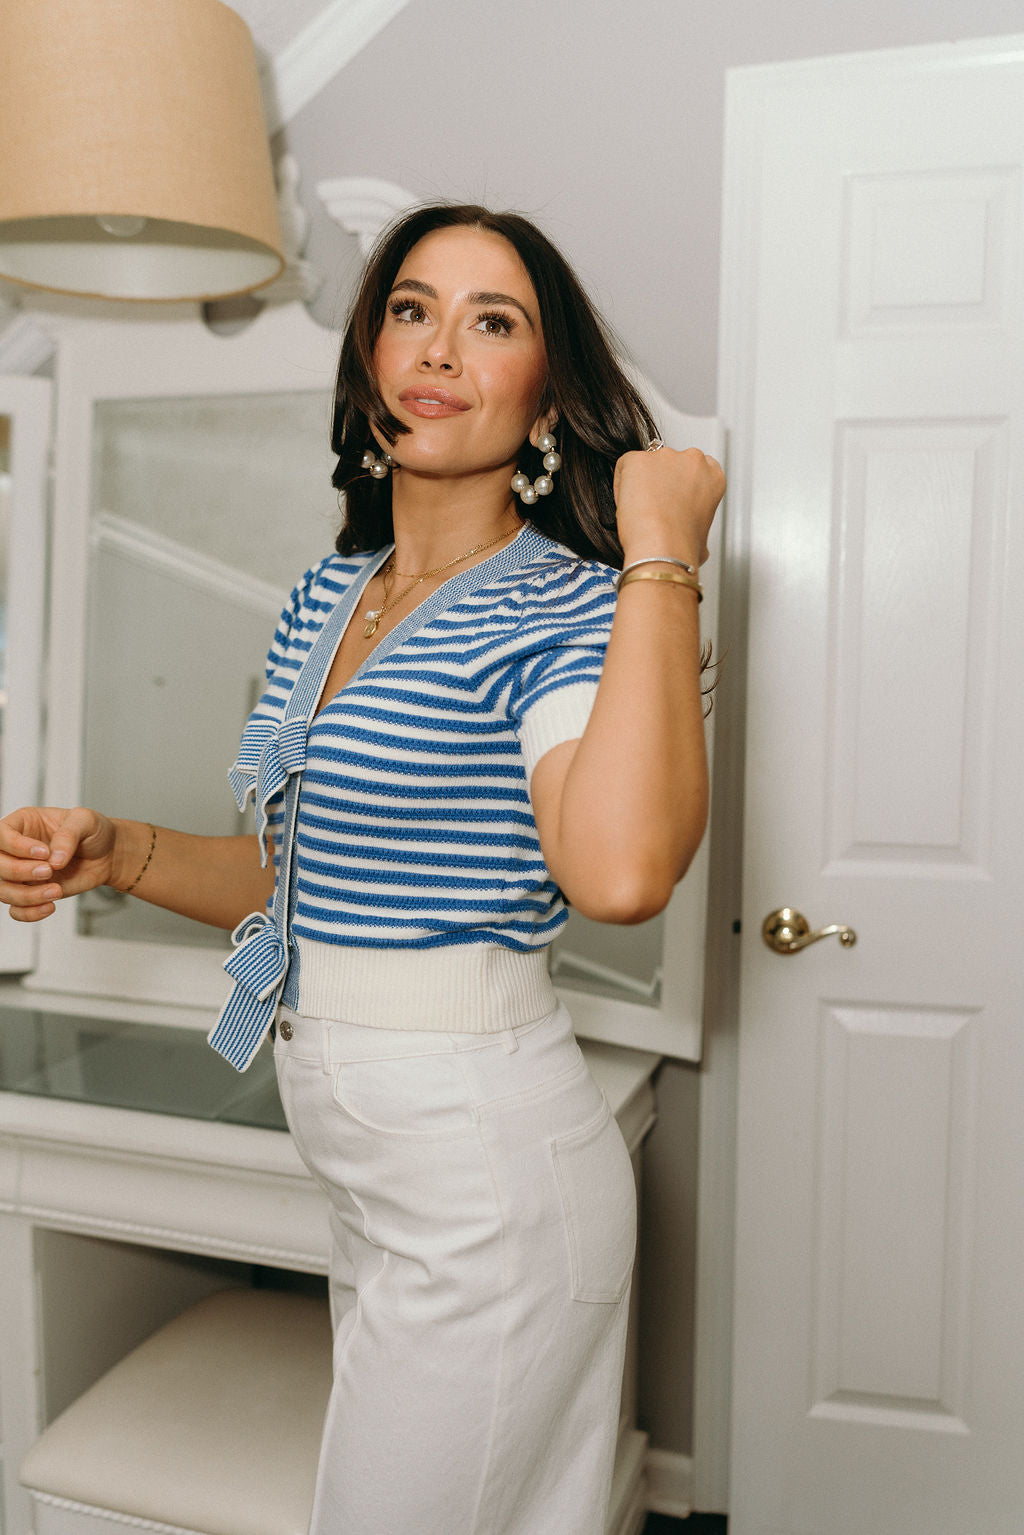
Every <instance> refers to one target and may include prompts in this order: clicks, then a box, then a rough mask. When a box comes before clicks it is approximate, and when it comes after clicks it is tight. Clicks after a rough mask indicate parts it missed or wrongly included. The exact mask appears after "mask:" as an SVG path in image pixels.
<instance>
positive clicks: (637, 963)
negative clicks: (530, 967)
mask: <svg viewBox="0 0 1024 1535" xmlns="http://www.w3.org/2000/svg"><path fill="white" fill-rule="evenodd" d="M664 941H665V918H664V915H659V916H657V917H653V918H652V919H651V920H650V921H649V922H641V923H639V924H637V926H635V927H614V926H612V925H610V924H609V923H606V922H592V921H591V920H590V918H589V917H583V916H581V915H580V913H579V912H578V911H570V912H569V921H568V922H567V924H566V926H565V928H564V929H563V931H562V934H561V937H560V938H559V939H557V941H556V942H555V943H553V944H552V946H551V974H552V977H553V978H554V980H555V981H556V982H558V983H560V984H561V985H563V986H567V987H571V988H572V990H573V991H590V992H594V993H596V994H597V995H598V996H602V997H614V998H615V999H616V1000H617V1001H619V1002H636V1003H639V1004H640V1005H641V1006H646V1007H659V1006H660V1005H661V971H662V946H663V944H664Z"/></svg>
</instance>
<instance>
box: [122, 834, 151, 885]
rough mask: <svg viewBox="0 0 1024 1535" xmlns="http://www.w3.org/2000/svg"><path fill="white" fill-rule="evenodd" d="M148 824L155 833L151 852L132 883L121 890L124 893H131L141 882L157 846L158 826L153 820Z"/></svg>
mask: <svg viewBox="0 0 1024 1535" xmlns="http://www.w3.org/2000/svg"><path fill="white" fill-rule="evenodd" d="M147 824H148V825H149V829H150V831H151V832H152V833H153V835H152V836H151V837H150V839H149V852H148V853H147V854H146V861H145V863H144V864H143V865H142V868H141V869H140V870H139V872H138V874H136V876H135V878H134V879H133V880H132V882H131V884H130V885H128V886H126V888H125V889H124V890H122V892H121V894H122V895H131V893H132V891H133V890H134V889H135V886H136V885H137V884H138V883H139V880H140V879H141V878H142V876H143V875H144V874H145V872H146V870H147V869H148V868H149V864H150V860H151V858H152V857H153V849H154V848H155V847H156V827H155V826H154V825H153V823H152V822H151V821H150V822H148V823H147Z"/></svg>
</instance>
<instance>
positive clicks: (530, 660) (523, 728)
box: [510, 560, 615, 779]
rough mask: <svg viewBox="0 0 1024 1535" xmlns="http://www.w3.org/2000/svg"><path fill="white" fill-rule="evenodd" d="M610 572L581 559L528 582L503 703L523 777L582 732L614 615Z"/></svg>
mask: <svg viewBox="0 0 1024 1535" xmlns="http://www.w3.org/2000/svg"><path fill="white" fill-rule="evenodd" d="M613 574H614V573H613V572H612V571H611V570H609V569H608V567H607V566H604V565H599V564H597V563H596V562H592V561H582V560H581V561H576V562H574V563H573V564H572V565H571V566H569V567H568V569H566V568H565V567H559V568H558V570H557V572H556V573H554V574H552V575H546V576H545V577H544V578H541V579H539V580H535V581H534V582H532V583H531V586H530V589H529V592H528V595H527V597H526V601H525V612H524V618H523V622H522V627H521V631H520V638H521V640H522V641H525V644H524V645H523V646H522V647H521V657H522V658H521V660H520V663H519V668H518V676H517V679H516V686H515V687H514V688H513V692H512V698H511V702H510V714H511V717H512V720H513V723H514V724H515V727H516V731H517V734H518V736H519V744H520V748H521V750H522V754H523V761H524V763H525V765H526V776H527V779H529V778H530V777H532V775H533V770H534V768H535V767H536V766H537V763H538V762H539V761H540V759H541V758H542V757H543V756H544V755H545V753H547V752H549V751H550V750H551V748H552V747H554V746H558V745H560V744H561V742H563V741H574V740H577V739H578V738H579V737H580V736H581V735H582V734H583V732H584V730H585V729H586V725H587V721H588V719H589V718H590V712H591V710H592V708H593V706H594V700H595V698H596V697H597V687H598V683H599V682H600V680H601V671H602V668H603V666H604V657H605V651H606V649H607V646H608V636H609V633H610V632H611V626H612V619H613V618H614V616H615V588H614V586H613V585H612V578H613Z"/></svg>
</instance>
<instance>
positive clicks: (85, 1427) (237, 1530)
mask: <svg viewBox="0 0 1024 1535" xmlns="http://www.w3.org/2000/svg"><path fill="white" fill-rule="evenodd" d="M330 1386H331V1327H330V1319H329V1315H328V1307H327V1302H326V1300H323V1301H321V1300H318V1299H315V1298H311V1297H309V1296H304V1295H289V1294H281V1293H278V1292H276V1291H270V1290H222V1291H220V1292H219V1293H217V1294H216V1295H211V1296H209V1297H208V1298H207V1299H206V1300H203V1301H200V1302H199V1304H198V1305H196V1306H193V1307H191V1308H190V1310H188V1311H186V1312H185V1313H184V1314H183V1315H182V1316H179V1317H177V1318H176V1319H175V1320H174V1321H173V1322H169V1323H168V1324H167V1326H166V1327H162V1328H161V1329H160V1330H159V1332H156V1333H154V1334H153V1336H152V1337H151V1338H148V1339H147V1340H146V1342H145V1343H143V1344H141V1346H140V1347H139V1348H137V1349H135V1350H134V1352H133V1353H131V1354H129V1355H128V1357H127V1358H126V1359H122V1360H121V1362H120V1363H119V1364H117V1365H115V1366H114V1368H113V1369H112V1370H110V1371H108V1373H107V1374H106V1375H104V1376H103V1377H102V1379H100V1380H98V1381H97V1382H96V1384H95V1385H94V1386H92V1387H91V1388H90V1389H89V1390H88V1391H87V1392H86V1393H85V1395H84V1396H81V1397H79V1399H78V1401H76V1402H73V1403H72V1404H71V1406H70V1407H69V1408H68V1409H67V1411H66V1412H64V1413H62V1414H61V1416H60V1417H59V1418H57V1419H56V1421H55V1422H54V1423H51V1424H50V1426H49V1428H48V1429H47V1430H46V1432H45V1433H44V1434H43V1436H42V1438H41V1439H40V1440H39V1441H38V1443H37V1444H36V1445H35V1446H34V1447H33V1449H32V1450H31V1451H30V1452H29V1454H28V1456H27V1457H26V1459H25V1462H24V1464H23V1466H22V1469H21V1480H22V1482H23V1483H24V1484H25V1486H26V1487H28V1488H29V1490H30V1492H31V1493H32V1499H33V1505H34V1509H33V1512H34V1516H35V1531H36V1535H125V1526H126V1525H127V1526H129V1527H131V1526H135V1527H136V1528H141V1529H145V1530H153V1531H158V1532H163V1531H165V1532H168V1535H306V1529H307V1525H308V1522H309V1512H310V1507H311V1504H312V1500H313V1480H314V1475H315V1471H316V1461H317V1452H318V1449H319V1445H320V1432H321V1427H322V1424H323V1417H324V1410H325V1408H326V1406H327V1398H328V1394H329V1392H330Z"/></svg>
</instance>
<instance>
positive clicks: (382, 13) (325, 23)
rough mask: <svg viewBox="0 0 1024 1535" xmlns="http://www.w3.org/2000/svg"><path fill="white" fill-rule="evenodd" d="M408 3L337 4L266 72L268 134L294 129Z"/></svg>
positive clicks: (337, 0) (352, 0) (358, 0)
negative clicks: (293, 122) (289, 125)
mask: <svg viewBox="0 0 1024 1535" xmlns="http://www.w3.org/2000/svg"><path fill="white" fill-rule="evenodd" d="M408 3H409V0H333V3H332V4H330V5H328V6H327V7H326V9H324V10H323V11H321V13H320V15H319V16H317V17H316V19H315V20H314V21H311V22H310V24H309V26H308V27H306V28H304V30H303V31H301V32H300V33H299V35H298V37H296V38H293V39H292V41H291V42H290V43H289V44H288V46H287V47H286V48H285V49H284V50H283V51H282V52H281V53H279V54H278V55H277V57H276V58H274V59H271V61H270V63H269V64H267V65H265V66H264V69H263V71H262V79H263V110H264V114H265V116H266V119H267V132H268V133H271V134H273V133H277V131H278V130H279V129H280V128H283V127H284V126H285V124H286V123H290V122H291V120H292V118H293V117H295V116H296V115H297V114H298V113H299V112H301V111H302V108H303V107H304V106H306V105H307V104H308V103H309V102H310V101H312V100H313V97H314V96H316V95H317V94H318V93H319V92H320V91H322V90H323V88H324V86H325V85H327V84H328V82H329V81H330V80H332V79H333V78H334V76H335V75H336V74H337V73H338V71H339V70H340V69H344V67H345V65H346V64H347V63H348V62H349V60H350V59H354V58H355V56H356V54H357V53H359V52H360V51H361V49H363V48H365V47H366V45H367V43H369V42H371V41H372V39H373V38H375V37H376V36H377V33H378V32H381V31H383V29H384V28H385V27H386V26H387V24H388V22H389V21H391V20H392V19H393V18H394V17H395V16H397V15H398V13H399V11H402V10H404V9H405V7H406V5H408Z"/></svg>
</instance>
